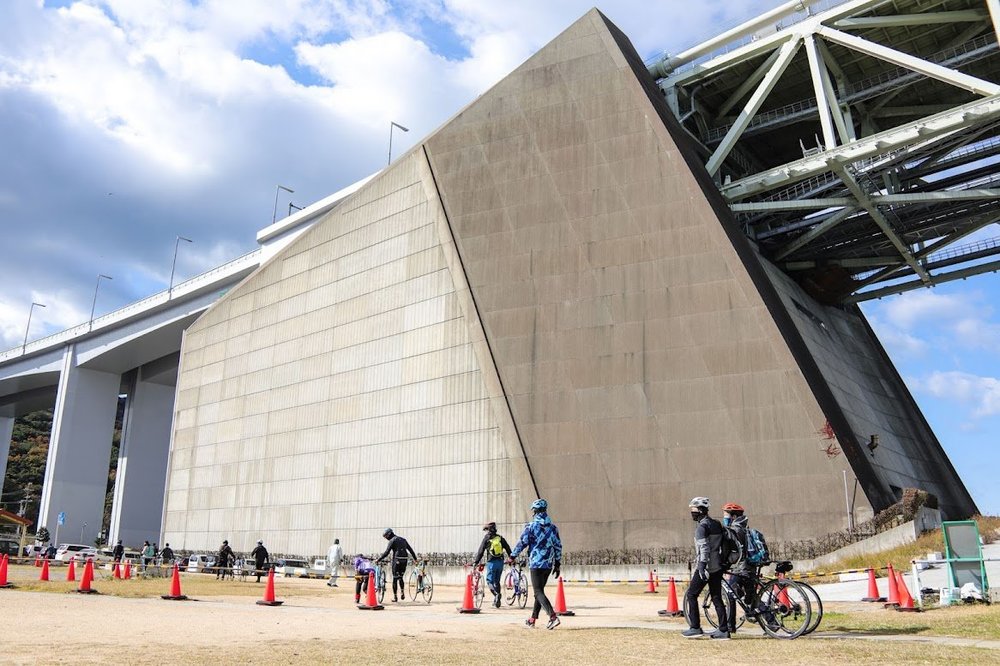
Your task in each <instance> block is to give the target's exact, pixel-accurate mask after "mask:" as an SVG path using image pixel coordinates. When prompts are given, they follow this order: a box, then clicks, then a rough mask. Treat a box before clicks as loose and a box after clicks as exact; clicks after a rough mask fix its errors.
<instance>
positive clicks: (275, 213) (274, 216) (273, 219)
mask: <svg viewBox="0 0 1000 666" xmlns="http://www.w3.org/2000/svg"><path fill="white" fill-rule="evenodd" d="M281 190H284V191H286V192H288V193H289V194H295V190H293V189H291V188H288V187H285V186H284V185H278V188H277V189H276V190H275V191H274V211H273V212H272V213H271V224H274V223H275V222H277V221H278V194H280V193H281Z"/></svg>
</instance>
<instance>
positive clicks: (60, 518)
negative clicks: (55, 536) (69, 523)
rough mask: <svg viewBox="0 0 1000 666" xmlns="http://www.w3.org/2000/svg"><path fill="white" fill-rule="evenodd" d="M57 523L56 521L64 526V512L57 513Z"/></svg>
mask: <svg viewBox="0 0 1000 666" xmlns="http://www.w3.org/2000/svg"><path fill="white" fill-rule="evenodd" d="M57 521H58V523H59V524H60V525H65V524H66V512H65V511H60V512H59V518H58V519H57Z"/></svg>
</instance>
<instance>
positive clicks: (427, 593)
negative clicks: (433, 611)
mask: <svg viewBox="0 0 1000 666" xmlns="http://www.w3.org/2000/svg"><path fill="white" fill-rule="evenodd" d="M423 585H424V591H423V595H424V601H425V602H426V603H430V602H431V598H432V597H433V596H434V579H433V578H432V577H431V575H430V574H429V573H424V575H423Z"/></svg>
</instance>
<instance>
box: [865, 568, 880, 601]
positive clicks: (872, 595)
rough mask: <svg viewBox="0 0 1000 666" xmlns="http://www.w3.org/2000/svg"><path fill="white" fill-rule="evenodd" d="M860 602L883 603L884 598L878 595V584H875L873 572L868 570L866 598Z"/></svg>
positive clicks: (870, 569)
mask: <svg viewBox="0 0 1000 666" xmlns="http://www.w3.org/2000/svg"><path fill="white" fill-rule="evenodd" d="M861 601H885V597H883V596H882V595H880V594H879V593H878V583H876V582H875V570H874V569H872V568H871V567H869V568H868V596H867V597H865V598H864V599H862V600H861Z"/></svg>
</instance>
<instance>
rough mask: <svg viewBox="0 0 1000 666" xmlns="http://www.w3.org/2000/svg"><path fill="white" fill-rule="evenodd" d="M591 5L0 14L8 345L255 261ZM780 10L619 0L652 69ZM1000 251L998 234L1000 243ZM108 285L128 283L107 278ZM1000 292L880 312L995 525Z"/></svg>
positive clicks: (154, 8)
mask: <svg viewBox="0 0 1000 666" xmlns="http://www.w3.org/2000/svg"><path fill="white" fill-rule="evenodd" d="M592 2H593V0H580V1H577V0H546V1H545V2H538V1H537V0H505V1H504V2H502V3H501V2H489V1H487V0H407V1H405V2H391V1H389V0H191V1H188V0H87V1H82V2H42V1H40V0H0V156H2V158H0V229H2V232H3V238H4V239H5V241H6V242H7V243H9V245H8V248H9V250H10V251H9V252H8V253H7V256H5V257H4V260H3V261H2V262H0V349H7V348H12V347H16V346H18V345H20V344H21V342H22V340H23V339H24V336H25V327H26V324H27V323H28V312H29V308H30V306H31V303H32V302H36V303H40V304H44V305H45V306H46V307H45V308H36V309H35V310H34V313H33V315H32V319H31V328H30V330H29V331H28V335H29V339H37V338H39V337H42V336H44V335H46V334H49V333H55V332H57V331H60V330H63V329H65V328H68V327H71V326H74V325H76V324H80V323H83V322H86V321H87V320H88V319H89V317H90V310H91V306H92V304H94V294H95V286H96V285H97V283H99V288H98V289H97V301H96V305H95V311H96V315H97V316H100V315H101V314H104V313H107V312H110V311H112V310H115V309H117V308H119V307H122V306H123V305H126V304H128V303H130V302H133V301H136V300H139V299H141V298H143V297H146V296H148V295H150V294H153V293H156V292H158V291H161V290H163V289H166V287H167V285H168V281H169V278H170V269H171V261H172V258H173V255H174V247H175V241H176V237H177V236H178V235H180V236H184V237H186V238H189V239H191V240H192V241H193V242H192V243H190V244H188V243H182V244H181V246H180V248H179V250H178V256H177V278H176V281H181V280H183V279H185V278H188V277H192V276H194V275H196V274H198V273H200V272H202V271H205V270H207V269H210V268H212V267H214V266H217V265H218V264H220V263H223V262H225V261H227V260H230V259H234V258H236V257H237V256H239V255H241V254H243V253H246V252H249V251H251V250H253V249H255V247H256V243H255V240H254V237H255V234H256V232H257V231H258V230H259V229H261V228H263V227H265V226H267V225H269V224H270V223H271V217H272V213H273V210H274V201H275V194H276V188H277V186H278V185H279V184H280V185H284V186H286V187H288V188H290V189H292V190H294V193H291V194H289V193H287V192H285V191H280V192H279V193H278V194H279V196H278V205H277V210H278V213H277V214H278V217H279V218H280V217H283V216H284V215H286V214H287V213H288V206H289V204H290V203H293V204H295V205H296V206H306V205H308V204H310V203H313V202H315V201H317V200H320V199H322V198H324V197H326V196H327V195H329V194H331V193H333V192H335V191H337V190H339V189H341V188H342V187H345V186H347V185H349V184H351V183H353V182H355V181H357V180H359V179H361V178H363V177H365V176H367V175H369V174H371V173H372V172H374V171H376V170H378V169H380V168H382V167H383V166H384V165H385V162H386V159H387V150H388V140H389V127H390V122H392V121H395V122H397V123H399V124H401V125H403V126H405V127H408V128H409V129H410V131H409V132H408V133H403V132H400V131H399V130H396V131H395V133H394V135H393V153H394V154H395V155H399V154H401V153H402V152H404V151H405V150H406V149H408V148H410V147H411V146H412V145H414V144H415V143H417V142H418V141H420V139H421V138H423V137H425V136H426V135H428V134H430V133H431V132H432V131H433V130H434V129H435V128H437V127H438V126H439V125H441V124H442V123H444V122H445V121H446V120H447V119H448V118H449V117H451V116H452V115H454V114H455V113H456V112H457V111H458V110H459V109H461V108H462V107H463V106H464V105H465V104H467V103H469V102H470V101H472V100H473V99H475V97H476V96H477V95H479V94H481V93H482V92H483V91H485V90H486V89H488V88H489V87H490V86H492V85H493V84H494V83H496V82H497V81H498V80H499V79H501V78H502V77H503V76H504V75H505V74H507V73H508V72H510V71H511V70H512V69H514V68H515V67H516V66H517V65H519V64H520V63H521V62H523V61H524V60H525V59H526V58H527V57H528V56H530V55H531V54H532V53H533V52H534V51H536V50H537V49H539V48H540V47H542V46H543V45H545V44H546V43H547V42H548V41H549V40H551V39H552V38H553V37H555V36H556V35H557V34H558V33H559V32H560V31H562V30H563V29H564V28H566V27H567V26H568V25H569V24H570V23H572V22H573V21H575V20H576V19H577V18H579V17H580V16H581V15H582V14H584V13H585V12H586V11H587V10H589V9H590V7H591V6H592V4H591V3H592ZM778 4H780V0H741V2H731V1H730V0H699V1H698V2H689V1H681V0H661V1H660V2H655V3H650V2H648V1H647V0H616V1H615V2H613V3H608V5H607V6H604V7H601V9H602V11H603V12H604V13H605V14H606V15H607V16H608V17H609V18H610V19H611V20H612V21H614V22H615V23H616V24H617V25H618V26H619V27H620V28H621V29H622V30H623V31H624V32H625V33H626V34H627V35H628V36H629V37H630V38H631V40H632V42H633V44H634V45H635V46H636V49H637V50H638V51H639V54H640V56H642V57H643V58H644V59H647V58H649V57H651V56H654V55H656V54H659V53H662V52H664V51H666V52H671V53H677V52H679V51H681V50H683V49H684V48H685V47H689V46H692V45H694V44H697V43H699V42H701V41H703V40H704V39H706V38H708V37H711V36H713V35H715V34H718V33H719V32H722V31H724V30H725V29H728V28H729V27H732V26H734V25H736V24H738V23H739V22H742V21H743V20H746V19H748V18H751V17H753V16H755V15H758V14H760V13H761V12H762V11H765V10H767V9H770V8H771V7H774V6H776V5H778ZM987 235H994V236H1000V229H997V228H996V225H994V228H993V231H992V233H991V234H987ZM99 274H104V275H107V276H110V277H111V278H112V279H111V280H103V279H102V280H98V278H97V276H98V275H99ZM998 295H1000V277H998V276H996V275H988V276H980V277H976V278H972V279H970V280H968V281H966V282H957V283H952V284H949V285H945V286H942V287H938V288H936V289H934V290H924V291H917V292H910V293H908V294H904V295H901V296H896V297H890V298H886V299H883V300H880V301H875V302H872V303H870V304H867V305H865V306H864V310H865V312H866V314H868V316H869V317H870V318H871V321H872V323H873V326H874V327H875V330H876V331H877V332H878V334H879V336H880V339H881V340H882V342H883V344H884V345H885V347H886V349H887V351H888V353H889V354H890V356H891V357H892V359H893V360H894V362H895V363H896V364H897V367H898V369H899V371H900V373H901V374H902V375H903V376H904V379H905V380H906V382H907V384H908V386H909V387H910V390H911V391H912V392H913V394H914V397H915V398H916V400H917V402H918V403H919V405H920V406H921V408H922V409H923V411H924V413H925V415H926V416H927V418H928V420H929V421H930V423H931V425H932V426H933V427H934V429H935V432H936V433H937V436H938V438H939V439H940V440H941V442H942V443H943V445H944V446H945V449H946V450H947V452H948V453H949V455H950V456H951V459H952V462H953V463H954V464H955V466H956V468H957V469H958V471H959V473H960V474H961V475H962V476H963V478H964V479H965V482H966V484H967V486H968V487H969V489H970V491H971V492H972V494H973V497H974V498H975V499H976V500H977V502H978V503H979V507H980V509H981V510H982V511H984V512H989V513H993V514H1000V483H997V481H996V479H997V477H998V472H1000V462H998V456H997V452H998V451H997V445H996V434H995V433H997V432H998V431H1000V379H998V377H1000V345H998V344H997V340H998V338H1000V313H998V312H997V311H996V309H995V307H994V303H996V302H997V301H998V299H997V297H998Z"/></svg>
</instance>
